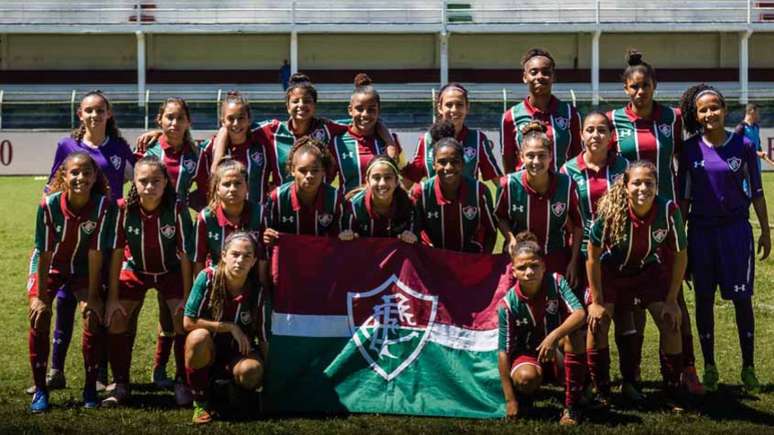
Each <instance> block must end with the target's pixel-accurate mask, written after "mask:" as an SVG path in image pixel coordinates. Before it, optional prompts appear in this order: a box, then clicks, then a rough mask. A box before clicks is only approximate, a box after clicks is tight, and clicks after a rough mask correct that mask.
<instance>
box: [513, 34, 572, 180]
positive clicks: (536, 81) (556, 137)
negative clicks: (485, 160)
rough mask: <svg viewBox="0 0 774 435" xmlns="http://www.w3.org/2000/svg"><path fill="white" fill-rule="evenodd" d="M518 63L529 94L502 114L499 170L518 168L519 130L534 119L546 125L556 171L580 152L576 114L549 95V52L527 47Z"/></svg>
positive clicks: (552, 75)
mask: <svg viewBox="0 0 774 435" xmlns="http://www.w3.org/2000/svg"><path fill="white" fill-rule="evenodd" d="M521 66H522V68H523V69H524V72H523V75H522V80H523V81H524V84H526V85H527V92H528V93H529V95H528V96H527V98H525V99H524V101H522V102H521V103H519V104H517V105H515V106H513V107H511V108H510V109H508V111H506V112H505V113H504V114H503V119H502V124H501V129H500V141H501V145H502V152H503V169H504V170H505V173H506V174H507V173H511V172H514V171H516V170H517V169H520V167H521V161H520V160H519V148H520V147H521V141H522V137H521V131H520V129H521V126H522V125H524V124H526V123H528V122H530V121H532V120H536V121H540V122H542V123H543V124H545V125H546V127H547V128H548V131H547V132H546V135H547V136H548V138H549V139H550V140H551V143H552V145H553V150H552V153H551V154H552V155H553V156H554V167H553V170H554V172H557V171H559V168H561V167H562V165H563V164H564V162H566V161H567V160H569V159H571V158H572V157H575V156H577V155H578V154H579V153H580V152H581V143H580V121H581V120H580V115H579V114H578V111H577V110H575V108H574V107H573V106H572V105H571V104H569V103H565V102H563V101H560V100H559V99H558V98H556V97H555V96H554V95H553V94H551V87H552V85H553V83H554V80H555V78H556V75H555V72H556V71H555V68H556V63H555V62H554V58H553V57H551V54H549V53H548V52H547V51H545V50H543V49H540V48H530V49H529V50H527V52H526V53H525V54H524V56H523V57H522V58H521Z"/></svg>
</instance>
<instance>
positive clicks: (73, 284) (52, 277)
mask: <svg viewBox="0 0 774 435" xmlns="http://www.w3.org/2000/svg"><path fill="white" fill-rule="evenodd" d="M60 288H62V289H64V290H65V291H69V292H73V293H76V292H78V291H79V290H88V288H89V277H88V276H80V275H71V274H69V273H65V272H62V271H60V270H58V269H53V268H52V269H50V270H49V271H48V285H47V287H46V294H47V296H48V297H49V298H52V299H53V298H54V297H55V296H56V293H57V291H58V290H59V289H60ZM38 292H39V287H38V272H37V271H35V272H31V273H30V274H29V276H28V277H27V297H29V298H34V297H38Z"/></svg>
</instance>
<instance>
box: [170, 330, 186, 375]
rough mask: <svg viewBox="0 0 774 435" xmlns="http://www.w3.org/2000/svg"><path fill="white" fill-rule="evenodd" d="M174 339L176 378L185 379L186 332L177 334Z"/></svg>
mask: <svg viewBox="0 0 774 435" xmlns="http://www.w3.org/2000/svg"><path fill="white" fill-rule="evenodd" d="M169 338H173V337H169ZM173 340H174V344H175V380H176V381H177V380H180V379H182V380H183V381H185V373H186V372H185V334H178V335H175V336H174V338H173ZM167 356H169V353H167ZM165 364H166V363H165Z"/></svg>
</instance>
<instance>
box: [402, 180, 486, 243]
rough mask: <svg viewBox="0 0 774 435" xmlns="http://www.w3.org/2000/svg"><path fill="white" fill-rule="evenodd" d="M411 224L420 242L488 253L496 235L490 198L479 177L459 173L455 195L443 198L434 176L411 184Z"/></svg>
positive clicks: (438, 182) (438, 183) (439, 184)
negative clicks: (459, 177) (460, 180)
mask: <svg viewBox="0 0 774 435" xmlns="http://www.w3.org/2000/svg"><path fill="white" fill-rule="evenodd" d="M411 199H412V200H413V201H414V205H415V207H416V213H415V215H414V216H415V225H416V228H417V230H418V232H419V234H420V237H421V239H422V242H423V243H425V244H426V245H432V246H434V247H436V248H440V249H449V250H452V251H460V252H474V253H490V252H492V249H493V248H494V242H495V239H496V238H497V230H496V227H495V220H494V216H493V215H492V202H491V201H492V200H491V198H490V197H489V190H488V189H487V188H486V186H484V185H483V184H482V183H481V182H480V181H478V180H474V179H473V178H469V177H463V178H462V182H461V183H460V187H459V191H458V192H457V197H456V198H455V199H447V198H445V197H444V195H443V191H442V190H441V182H440V181H439V180H438V176H437V175H436V176H434V177H432V178H428V179H427V180H425V181H423V182H421V183H418V184H416V185H414V187H413V188H412V189H411Z"/></svg>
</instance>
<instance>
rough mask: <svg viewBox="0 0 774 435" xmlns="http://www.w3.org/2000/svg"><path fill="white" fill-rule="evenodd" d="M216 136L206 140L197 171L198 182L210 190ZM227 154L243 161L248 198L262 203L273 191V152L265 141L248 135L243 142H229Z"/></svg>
mask: <svg viewBox="0 0 774 435" xmlns="http://www.w3.org/2000/svg"><path fill="white" fill-rule="evenodd" d="M214 143H215V137H213V138H211V139H209V140H207V141H205V142H204V143H203V144H202V145H201V146H202V152H201V155H200V156H199V165H198V166H199V167H198V170H197V172H196V184H197V185H198V186H200V187H201V188H203V189H205V191H209V185H210V177H211V175H212V174H211V173H210V170H211V169H212V156H213V152H214V151H213V146H214ZM224 155H225V156H228V157H231V158H232V159H234V160H236V161H238V162H240V163H242V164H243V165H245V168H247V199H249V200H250V201H253V202H256V203H260V202H263V200H264V199H265V197H266V195H268V194H269V192H271V187H270V185H269V175H270V174H271V170H272V168H273V167H274V163H273V154H271V153H269V152H268V150H267V149H266V146H265V145H264V143H263V142H260V141H258V140H256V138H255V136H254V135H248V138H247V140H246V141H245V142H244V143H241V144H229V145H228V146H227V147H226V150H225V154H224Z"/></svg>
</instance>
